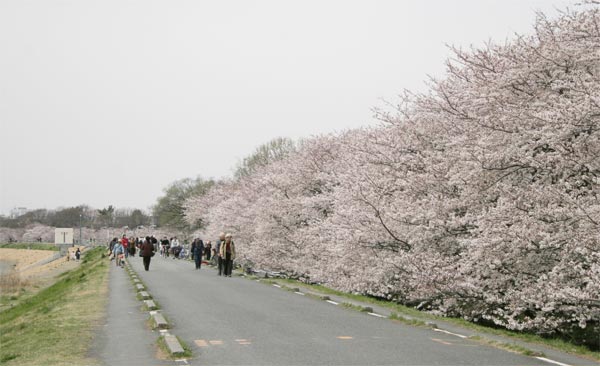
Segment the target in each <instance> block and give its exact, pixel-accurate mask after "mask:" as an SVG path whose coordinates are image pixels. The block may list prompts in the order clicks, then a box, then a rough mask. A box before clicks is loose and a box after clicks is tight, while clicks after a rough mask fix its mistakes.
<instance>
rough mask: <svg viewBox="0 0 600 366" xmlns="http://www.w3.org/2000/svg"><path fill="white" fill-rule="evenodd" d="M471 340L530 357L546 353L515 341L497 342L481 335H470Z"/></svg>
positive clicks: (541, 355) (543, 355) (542, 355)
mask: <svg viewBox="0 0 600 366" xmlns="http://www.w3.org/2000/svg"><path fill="white" fill-rule="evenodd" d="M469 339H470V340H473V341H476V342H479V343H483V344H487V345H490V346H493V347H496V348H501V349H504V350H507V351H510V352H515V353H520V354H522V355H525V356H530V357H545V356H546V355H545V354H544V353H543V352H537V351H534V350H531V349H529V348H526V347H523V346H521V345H518V344H515V343H506V342H497V341H493V340H491V339H487V338H484V337H479V336H473V337H469Z"/></svg>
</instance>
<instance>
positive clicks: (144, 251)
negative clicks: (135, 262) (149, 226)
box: [140, 236, 154, 271]
mask: <svg viewBox="0 0 600 366" xmlns="http://www.w3.org/2000/svg"><path fill="white" fill-rule="evenodd" d="M140 254H141V256H142V258H143V259H144V269H145V270H146V271H148V270H149V269H150V259H151V258H152V256H154V245H153V244H152V239H151V238H150V237H149V236H147V237H146V239H145V240H144V242H143V243H142V246H141V247H140Z"/></svg>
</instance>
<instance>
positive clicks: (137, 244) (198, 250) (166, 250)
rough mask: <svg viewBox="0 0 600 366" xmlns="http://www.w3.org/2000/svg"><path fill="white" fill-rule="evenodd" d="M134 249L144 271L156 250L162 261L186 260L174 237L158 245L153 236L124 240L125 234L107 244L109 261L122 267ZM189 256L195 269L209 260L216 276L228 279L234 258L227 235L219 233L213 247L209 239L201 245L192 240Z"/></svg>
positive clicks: (201, 241)
mask: <svg viewBox="0 0 600 366" xmlns="http://www.w3.org/2000/svg"><path fill="white" fill-rule="evenodd" d="M137 250H139V252H140V256H141V257H142V258H143V260H144V269H145V270H146V271H148V270H149V269H150V259H151V258H152V257H153V256H154V254H155V252H156V251H159V252H160V255H161V256H162V257H164V258H167V257H169V255H171V256H172V257H173V258H187V254H186V249H185V248H184V247H183V246H182V245H181V244H180V243H179V240H178V239H177V237H172V238H171V239H167V237H166V236H165V237H163V239H161V240H160V245H159V241H158V239H156V238H155V237H154V236H147V237H145V238H133V237H131V238H127V236H126V235H123V237H122V238H121V239H117V238H113V240H111V242H110V243H109V253H110V254H111V259H112V258H114V259H115V264H116V265H117V266H120V267H122V266H123V258H127V257H128V256H129V255H132V256H133V255H135V253H136V251H137ZM189 254H190V255H191V258H192V259H193V260H194V263H195V265H196V269H200V268H201V267H202V260H203V259H206V260H207V261H210V260H211V258H212V259H213V263H215V264H216V265H217V268H218V275H219V276H226V277H231V272H232V271H233V261H234V260H235V256H236V253H235V244H234V242H233V236H232V235H231V234H229V233H228V234H225V233H221V234H220V235H219V240H217V242H216V245H215V247H214V248H213V247H212V242H211V241H210V240H209V241H207V242H206V244H205V243H204V241H203V240H202V239H200V238H196V239H194V241H193V242H192V244H191V247H190V253H189Z"/></svg>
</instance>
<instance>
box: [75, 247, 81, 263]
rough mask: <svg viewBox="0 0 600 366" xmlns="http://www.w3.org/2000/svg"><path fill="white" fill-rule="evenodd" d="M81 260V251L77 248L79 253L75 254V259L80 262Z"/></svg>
mask: <svg viewBox="0 0 600 366" xmlns="http://www.w3.org/2000/svg"><path fill="white" fill-rule="evenodd" d="M79 258H81V250H79V248H77V251H76V252H75V259H77V260H79Z"/></svg>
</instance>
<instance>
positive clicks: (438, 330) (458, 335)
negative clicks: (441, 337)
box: [434, 328, 469, 338]
mask: <svg viewBox="0 0 600 366" xmlns="http://www.w3.org/2000/svg"><path fill="white" fill-rule="evenodd" d="M434 331H436V332H442V333H446V334H450V335H453V336H457V337H459V338H469V337H467V336H465V335H462V334H457V333H452V332H448V331H447V330H443V329H437V328H435V329H434Z"/></svg>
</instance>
